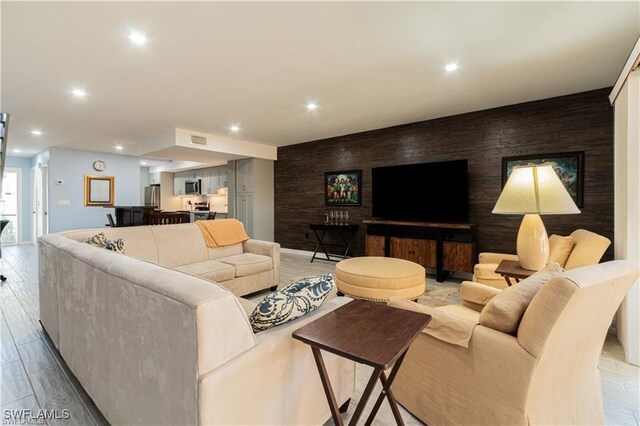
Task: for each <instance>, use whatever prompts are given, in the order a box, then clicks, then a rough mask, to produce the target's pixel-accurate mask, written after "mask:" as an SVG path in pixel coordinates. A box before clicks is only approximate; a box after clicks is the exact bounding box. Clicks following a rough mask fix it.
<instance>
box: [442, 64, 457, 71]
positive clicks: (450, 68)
mask: <svg viewBox="0 0 640 426" xmlns="http://www.w3.org/2000/svg"><path fill="white" fill-rule="evenodd" d="M457 69H458V64H448V65H447V66H445V67H444V70H445V71H446V72H451V71H455V70H457Z"/></svg>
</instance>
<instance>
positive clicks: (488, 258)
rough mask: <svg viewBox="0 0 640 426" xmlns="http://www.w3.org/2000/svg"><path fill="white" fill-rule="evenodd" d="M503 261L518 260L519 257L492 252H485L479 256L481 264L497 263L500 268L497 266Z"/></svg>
mask: <svg viewBox="0 0 640 426" xmlns="http://www.w3.org/2000/svg"><path fill="white" fill-rule="evenodd" d="M503 260H518V256H517V255H515V254H508V253H492V252H484V253H480V254H479V255H478V262H479V263H495V264H496V266H498V265H497V264H498V263H500V262H502V261H503Z"/></svg>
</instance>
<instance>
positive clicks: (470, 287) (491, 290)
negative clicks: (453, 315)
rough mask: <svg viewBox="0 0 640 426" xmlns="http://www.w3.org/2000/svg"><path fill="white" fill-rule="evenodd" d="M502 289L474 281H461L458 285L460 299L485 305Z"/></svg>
mask: <svg viewBox="0 0 640 426" xmlns="http://www.w3.org/2000/svg"><path fill="white" fill-rule="evenodd" d="M501 291H502V290H501V289H498V288H495V287H491V286H488V285H485V284H480V283H474V282H473V281H463V282H462V285H461V286H460V296H462V300H464V301H467V302H471V303H474V304H476V305H482V306H484V305H486V304H487V303H489V301H490V300H491V299H492V298H493V297H494V296H495V295H496V294H498V293H500V292H501Z"/></svg>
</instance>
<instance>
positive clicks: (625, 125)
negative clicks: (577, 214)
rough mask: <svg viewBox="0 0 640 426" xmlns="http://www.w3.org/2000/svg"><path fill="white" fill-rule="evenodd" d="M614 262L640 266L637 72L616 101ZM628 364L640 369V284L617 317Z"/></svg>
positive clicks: (639, 79)
mask: <svg viewBox="0 0 640 426" xmlns="http://www.w3.org/2000/svg"><path fill="white" fill-rule="evenodd" d="M614 105H615V148H614V150H615V160H614V161H615V164H614V168H615V231H614V233H615V236H614V239H615V243H614V253H615V258H616V259H629V260H633V261H635V262H638V263H639V264H640V71H638V70H636V71H634V72H632V73H630V74H629V76H628V78H627V81H626V82H625V83H624V85H623V86H622V88H621V89H620V92H619V93H618V95H617V98H616V100H615V103H614ZM617 325H618V339H619V340H620V343H621V344H622V346H623V347H624V349H625V357H626V360H627V362H629V363H631V364H635V365H640V284H639V283H638V281H636V283H635V284H634V285H633V287H632V288H631V290H630V291H629V293H628V294H627V297H626V298H625V300H624V302H623V303H622V306H621V307H620V310H619V312H618V317H617Z"/></svg>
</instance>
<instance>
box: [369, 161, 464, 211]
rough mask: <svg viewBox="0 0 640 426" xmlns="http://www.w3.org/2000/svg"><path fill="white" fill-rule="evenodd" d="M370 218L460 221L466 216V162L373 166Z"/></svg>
mask: <svg viewBox="0 0 640 426" xmlns="http://www.w3.org/2000/svg"><path fill="white" fill-rule="evenodd" d="M371 174H372V183H371V185H372V203H373V212H372V213H373V217H375V218H379V219H387V220H407V221H418V222H464V221H466V220H467V219H468V217H469V195H468V188H467V160H455V161H441V162H437V163H422V164H406V165H401V166H387V167H374V168H373V169H372V170H371Z"/></svg>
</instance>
